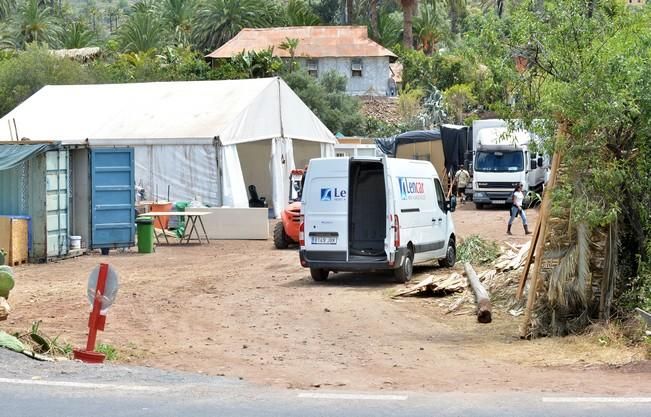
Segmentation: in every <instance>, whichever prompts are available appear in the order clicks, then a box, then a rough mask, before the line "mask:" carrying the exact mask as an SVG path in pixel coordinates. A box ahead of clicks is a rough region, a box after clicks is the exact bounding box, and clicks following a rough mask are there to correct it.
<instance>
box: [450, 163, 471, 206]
mask: <svg viewBox="0 0 651 417" xmlns="http://www.w3.org/2000/svg"><path fill="white" fill-rule="evenodd" d="M468 181H470V173H469V172H468V171H466V169H465V168H464V167H463V165H460V166H459V170H458V171H457V173H456V174H455V176H454V182H455V184H456V185H457V197H458V198H461V204H465V202H466V186H467V185H468Z"/></svg>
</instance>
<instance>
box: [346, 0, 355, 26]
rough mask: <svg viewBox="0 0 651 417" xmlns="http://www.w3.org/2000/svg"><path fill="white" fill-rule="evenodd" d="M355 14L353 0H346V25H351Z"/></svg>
mask: <svg viewBox="0 0 651 417" xmlns="http://www.w3.org/2000/svg"><path fill="white" fill-rule="evenodd" d="M354 14H355V5H354V3H353V0H346V23H347V24H349V25H351V24H352V23H353V15H354Z"/></svg>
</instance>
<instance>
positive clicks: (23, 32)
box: [16, 0, 57, 44]
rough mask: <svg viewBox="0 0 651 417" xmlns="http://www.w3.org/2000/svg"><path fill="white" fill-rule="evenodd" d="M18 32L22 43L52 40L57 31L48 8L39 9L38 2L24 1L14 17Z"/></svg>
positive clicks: (32, 0)
mask: <svg viewBox="0 0 651 417" xmlns="http://www.w3.org/2000/svg"><path fill="white" fill-rule="evenodd" d="M16 22H17V25H18V32H19V33H20V36H21V38H22V41H23V43H25V44H27V43H31V42H45V43H48V42H50V41H51V40H52V37H53V35H54V34H55V33H56V31H57V26H56V21H55V20H54V17H53V16H52V14H51V13H50V8H49V7H41V6H40V5H39V1H38V0H26V1H25V2H24V3H23V4H21V6H20V7H19V9H18V15H17V17H16Z"/></svg>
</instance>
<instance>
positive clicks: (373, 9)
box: [368, 0, 378, 38]
mask: <svg viewBox="0 0 651 417" xmlns="http://www.w3.org/2000/svg"><path fill="white" fill-rule="evenodd" d="M368 7H369V13H370V20H371V36H373V37H374V38H377V35H378V32H377V0H370V1H369V5H368Z"/></svg>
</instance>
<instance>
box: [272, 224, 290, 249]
mask: <svg viewBox="0 0 651 417" xmlns="http://www.w3.org/2000/svg"><path fill="white" fill-rule="evenodd" d="M274 246H276V249H287V247H288V246H289V238H288V236H287V234H286V233H285V228H284V227H283V222H282V221H280V222H278V223H276V225H275V226H274Z"/></svg>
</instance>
